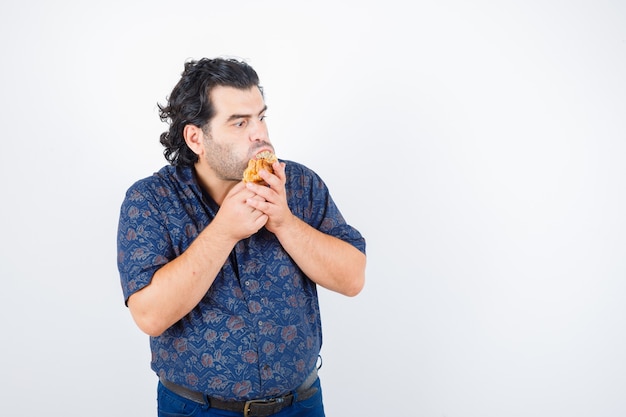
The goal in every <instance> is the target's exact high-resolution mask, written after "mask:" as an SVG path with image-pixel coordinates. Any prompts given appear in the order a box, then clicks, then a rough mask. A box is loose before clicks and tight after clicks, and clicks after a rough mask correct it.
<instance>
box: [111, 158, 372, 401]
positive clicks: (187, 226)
mask: <svg viewBox="0 0 626 417" xmlns="http://www.w3.org/2000/svg"><path fill="white" fill-rule="evenodd" d="M286 175H287V184H286V190H287V198H288V203H289V207H290V209H291V211H292V212H293V214H294V215H296V216H297V217H299V218H300V219H302V220H303V221H305V222H306V223H308V224H309V225H311V226H312V227H314V228H316V229H318V230H320V231H322V232H324V233H327V234H329V235H332V236H335V237H337V238H339V239H342V240H344V241H346V242H349V243H350V244H352V245H354V246H355V247H356V248H358V249H359V250H361V251H362V252H365V240H364V239H363V237H362V236H361V234H360V233H359V232H358V231H357V230H356V229H354V228H353V227H351V226H350V225H348V224H347V223H346V222H345V220H344V218H343V216H342V215H341V213H340V212H339V210H338V208H337V207H336V205H335V203H334V202H333V200H332V198H331V196H330V194H329V192H328V189H327V187H326V185H325V184H324V182H323V181H322V180H321V179H320V177H319V176H318V175H317V174H315V173H314V172H313V171H311V170H310V169H308V168H306V167H305V166H303V165H301V164H297V163H295V162H289V161H287V166H286ZM218 209H219V207H218V205H217V204H216V203H215V202H214V201H213V200H212V199H211V198H210V197H209V196H208V194H207V193H205V192H204V191H203V190H202V189H201V187H200V186H199V185H198V182H197V179H196V177H195V171H194V169H193V168H180V167H174V166H165V167H164V168H162V169H161V170H160V171H159V172H157V173H155V174H154V175H152V176H151V177H148V178H145V179H143V180H140V181H138V182H136V183H135V184H134V185H132V186H131V187H130V188H129V190H128V192H127V193H126V198H125V200H124V202H123V203H122V207H121V211H120V221H119V229H118V268H119V272H120V278H121V284H122V290H123V293H124V297H125V300H128V298H129V297H130V296H131V295H132V294H133V293H134V292H136V291H139V290H140V289H142V288H143V287H145V286H146V285H148V284H149V283H150V281H151V279H152V276H153V275H154V273H155V272H156V271H157V270H158V269H159V268H160V267H162V266H163V265H165V264H166V263H167V262H169V261H170V260H172V259H174V258H176V257H177V256H179V255H180V254H181V253H183V252H184V251H185V250H186V249H187V248H188V247H189V245H191V243H192V242H193V240H194V239H195V238H196V237H197V236H198V234H199V233H200V232H201V231H202V230H203V229H204V228H205V227H206V226H207V225H208V224H209V223H210V222H211V220H212V219H213V218H214V217H215V215H216V213H217V210H218ZM321 345H322V330H321V322H320V312H319V303H318V298H317V289H316V285H315V284H314V283H313V282H312V281H311V280H309V279H308V278H307V277H306V275H304V274H303V272H302V271H301V270H300V269H299V268H298V266H297V265H296V264H295V263H294V262H293V260H292V259H291V258H290V256H289V255H288V254H287V253H286V252H285V250H284V249H283V247H282V246H281V245H280V243H279V241H278V239H277V238H276V236H274V234H272V233H270V232H269V231H267V230H266V229H265V228H263V229H261V230H260V231H259V232H257V233H256V234H254V235H252V236H251V237H249V238H247V239H244V240H242V241H240V242H238V243H237V244H236V246H235V248H234V249H233V251H232V252H231V254H230V257H229V258H228V260H227V261H226V262H225V263H224V266H223V267H222V269H221V271H220V272H219V274H218V275H217V277H216V279H215V281H214V282H213V284H212V286H211V288H210V289H209V291H208V292H207V293H206V295H205V296H204V298H203V299H202V301H201V302H200V303H199V304H198V305H197V306H196V307H195V308H194V309H193V310H192V311H191V312H190V313H189V314H187V315H186V316H185V317H183V318H182V319H181V320H180V321H178V322H177V323H175V324H174V325H173V326H172V327H170V328H169V329H168V330H166V331H165V332H164V333H163V334H162V335H161V336H158V337H151V338H150V346H151V350H152V365H151V366H152V369H153V370H154V371H155V372H156V373H157V375H159V376H160V377H164V378H166V379H168V380H169V381H172V382H174V383H176V384H179V385H183V386H186V387H188V388H191V389H194V390H197V391H203V392H206V393H207V394H209V395H211V396H215V397H218V398H223V399H238V400H242V399H243V400H247V399H255V398H265V397H270V396H275V395H280V394H283V393H286V392H288V391H290V390H293V389H294V388H296V387H297V386H298V385H299V384H300V383H301V382H302V381H303V380H304V379H305V378H306V376H307V375H308V374H309V373H310V372H311V371H312V369H313V368H314V366H315V364H316V361H317V357H318V355H319V351H320V348H321Z"/></svg>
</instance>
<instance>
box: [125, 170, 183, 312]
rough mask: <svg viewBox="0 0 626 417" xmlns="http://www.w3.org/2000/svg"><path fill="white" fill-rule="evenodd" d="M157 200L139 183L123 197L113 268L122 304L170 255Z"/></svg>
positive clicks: (143, 284)
mask: <svg viewBox="0 0 626 417" xmlns="http://www.w3.org/2000/svg"><path fill="white" fill-rule="evenodd" d="M157 204H158V203H157V200H156V199H155V198H154V195H153V194H152V193H151V192H150V190H149V188H148V187H147V186H146V185H145V184H144V183H142V182H138V183H136V184H134V185H133V186H132V187H131V188H130V189H129V190H128V191H127V193H126V197H125V199H124V201H123V203H122V206H121V208H120V219H119V225H118V232H117V264H118V270H119V273H120V280H121V284H122V291H123V294H124V301H125V302H128V298H129V297H130V296H131V295H132V294H133V293H135V292H137V291H139V290H140V289H142V288H143V287H145V286H147V285H148V284H149V283H150V281H151V280H152V276H153V275H154V273H155V272H156V271H157V270H158V269H159V268H160V267H162V266H163V265H164V264H166V263H167V262H168V261H169V260H170V259H171V258H173V255H172V249H171V247H172V245H171V242H170V239H169V235H168V232H167V228H166V226H165V220H164V218H163V216H162V214H161V213H160V211H159V210H158V205H157Z"/></svg>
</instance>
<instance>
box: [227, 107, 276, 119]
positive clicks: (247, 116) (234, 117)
mask: <svg viewBox="0 0 626 417" xmlns="http://www.w3.org/2000/svg"><path fill="white" fill-rule="evenodd" d="M266 110H267V104H266V105H265V106H263V109H261V111H260V112H259V114H258V115H257V116H260V115H262V114H263V113H264V112H265V111H266ZM251 117H252V115H251V114H231V115H230V116H229V117H228V119H227V120H226V121H227V122H230V121H233V120H237V119H249V118H251Z"/></svg>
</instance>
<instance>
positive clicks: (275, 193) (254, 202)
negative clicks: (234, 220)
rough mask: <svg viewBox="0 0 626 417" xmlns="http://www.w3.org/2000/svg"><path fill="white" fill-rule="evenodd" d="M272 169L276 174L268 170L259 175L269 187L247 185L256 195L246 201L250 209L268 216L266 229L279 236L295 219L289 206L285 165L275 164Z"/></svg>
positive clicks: (281, 163) (282, 163) (253, 184)
mask: <svg viewBox="0 0 626 417" xmlns="http://www.w3.org/2000/svg"><path fill="white" fill-rule="evenodd" d="M272 168H273V169H274V174H271V173H269V172H267V171H266V170H261V172H259V175H260V176H261V178H263V180H265V182H266V183H267V184H268V185H269V187H268V186H265V185H259V184H255V183H251V182H250V183H247V184H246V188H247V189H248V190H249V192H251V193H253V194H254V196H252V197H249V198H248V199H247V200H246V203H247V205H248V206H249V207H251V208H254V209H255V210H258V211H259V212H261V213H263V214H265V215H266V216H267V223H265V227H266V229H267V230H269V231H270V232H272V233H274V234H278V231H279V229H281V228H284V227H290V224H291V222H293V220H295V218H294V216H293V214H292V213H291V210H290V209H289V206H288V205H287V191H286V190H285V183H286V182H287V177H286V175H285V163H284V162H274V164H273V165H272Z"/></svg>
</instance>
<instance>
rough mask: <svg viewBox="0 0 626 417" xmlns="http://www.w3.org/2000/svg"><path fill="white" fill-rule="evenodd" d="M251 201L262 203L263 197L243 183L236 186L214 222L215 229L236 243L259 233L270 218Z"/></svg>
mask: <svg viewBox="0 0 626 417" xmlns="http://www.w3.org/2000/svg"><path fill="white" fill-rule="evenodd" d="M249 201H253V202H255V203H261V202H263V201H264V198H263V197H262V196H259V195H257V194H255V193H254V192H253V191H251V190H248V189H247V188H246V187H245V184H244V183H243V182H240V183H238V184H237V185H235V186H234V187H233V188H232V189H231V190H230V191H229V192H228V194H227V195H226V197H225V198H224V201H223V202H222V205H221V207H220V209H219V211H218V212H217V215H216V216H215V219H214V220H213V223H214V227H216V229H217V230H218V231H219V233H223V234H224V236H225V237H226V238H228V239H229V240H230V239H233V240H234V241H235V242H238V241H240V240H241V239H245V238H247V237H250V236H251V235H253V234H254V233H256V232H258V231H259V229H261V228H262V227H263V226H265V224H266V223H267V221H268V216H267V214H265V213H264V212H263V211H262V210H259V209H257V208H256V207H255V206H254V205H251V204H249V203H248V202H249Z"/></svg>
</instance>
